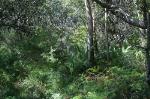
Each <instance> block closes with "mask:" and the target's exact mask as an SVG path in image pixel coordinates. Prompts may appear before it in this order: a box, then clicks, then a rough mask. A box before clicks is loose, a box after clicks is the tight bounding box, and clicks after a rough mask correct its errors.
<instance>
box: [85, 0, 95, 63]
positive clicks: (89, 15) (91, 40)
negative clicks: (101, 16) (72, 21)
mask: <svg viewBox="0 0 150 99" xmlns="http://www.w3.org/2000/svg"><path fill="white" fill-rule="evenodd" d="M85 7H86V16H87V23H88V37H87V38H88V40H87V53H88V62H89V63H88V65H89V66H94V63H95V62H94V61H95V57H94V38H93V37H94V28H93V24H94V23H93V15H92V8H91V1H90V0H85Z"/></svg>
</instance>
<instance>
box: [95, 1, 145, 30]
mask: <svg viewBox="0 0 150 99" xmlns="http://www.w3.org/2000/svg"><path fill="white" fill-rule="evenodd" d="M94 1H95V2H96V3H97V4H99V5H100V6H101V7H103V8H107V9H108V10H109V11H110V12H111V13H112V14H114V15H116V17H118V18H120V19H122V20H123V21H124V22H126V23H128V24H130V25H133V26H136V27H139V28H142V29H146V28H147V27H146V26H145V24H144V22H143V21H142V20H137V19H133V18H131V17H130V16H129V15H128V14H127V13H126V12H125V11H123V10H122V9H121V8H119V7H118V6H116V5H113V4H107V3H104V2H102V1H101V0H94Z"/></svg>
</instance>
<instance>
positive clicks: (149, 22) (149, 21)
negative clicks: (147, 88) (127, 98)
mask: <svg viewBox="0 0 150 99" xmlns="http://www.w3.org/2000/svg"><path fill="white" fill-rule="evenodd" d="M143 18H144V24H145V26H147V30H146V29H145V30H144V32H145V33H146V34H147V47H146V67H147V83H148V84H149V85H150V13H149V12H148V6H147V2H146V0H143Z"/></svg>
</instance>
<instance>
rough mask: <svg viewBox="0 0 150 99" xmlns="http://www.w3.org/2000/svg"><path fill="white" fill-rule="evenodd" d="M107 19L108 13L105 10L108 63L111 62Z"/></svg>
mask: <svg viewBox="0 0 150 99" xmlns="http://www.w3.org/2000/svg"><path fill="white" fill-rule="evenodd" d="M107 18H108V12H107V9H106V8H105V30H104V32H105V36H106V49H107V61H109V37H108V31H107V23H108V21H107Z"/></svg>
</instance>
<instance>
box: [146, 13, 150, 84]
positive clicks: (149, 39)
mask: <svg viewBox="0 0 150 99" xmlns="http://www.w3.org/2000/svg"><path fill="white" fill-rule="evenodd" d="M147 22H148V23H147V50H146V59H147V82H148V84H149V85H150V13H147Z"/></svg>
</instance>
